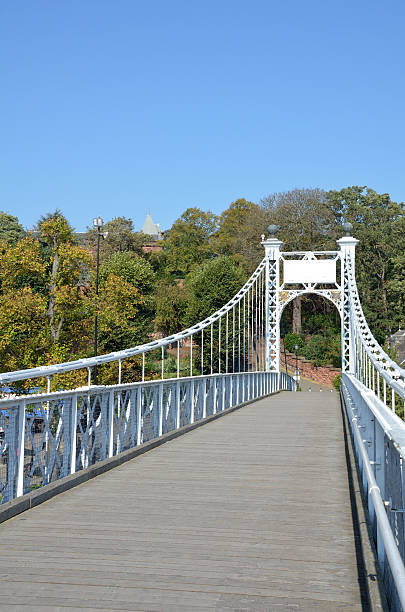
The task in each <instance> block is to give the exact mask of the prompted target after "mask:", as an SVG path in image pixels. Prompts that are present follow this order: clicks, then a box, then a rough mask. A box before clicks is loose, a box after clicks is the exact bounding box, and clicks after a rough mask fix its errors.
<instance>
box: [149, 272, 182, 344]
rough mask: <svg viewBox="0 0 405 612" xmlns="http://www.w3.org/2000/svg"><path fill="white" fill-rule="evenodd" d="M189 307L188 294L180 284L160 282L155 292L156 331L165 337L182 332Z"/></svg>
mask: <svg viewBox="0 0 405 612" xmlns="http://www.w3.org/2000/svg"><path fill="white" fill-rule="evenodd" d="M186 307H187V294H186V291H185V289H184V287H182V286H180V285H179V284H175V285H172V284H170V283H169V282H167V281H160V282H159V283H158V284H157V287H156V291H155V309H156V314H155V329H156V330H157V331H158V332H161V333H162V334H164V335H165V336H170V335H171V334H174V333H176V332H178V331H180V330H181V328H182V321H183V320H184V315H185V311H186Z"/></svg>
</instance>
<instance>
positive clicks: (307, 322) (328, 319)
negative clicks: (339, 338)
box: [303, 309, 340, 334]
mask: <svg viewBox="0 0 405 612" xmlns="http://www.w3.org/2000/svg"><path fill="white" fill-rule="evenodd" d="M334 310H335V309H334ZM336 315H337V312H336V313H335V312H333V311H332V312H329V313H327V314H324V313H316V314H313V313H311V314H305V318H304V321H303V329H304V331H305V332H307V333H309V334H315V333H317V332H325V333H327V334H331V333H335V334H337V333H339V331H340V317H339V316H336Z"/></svg>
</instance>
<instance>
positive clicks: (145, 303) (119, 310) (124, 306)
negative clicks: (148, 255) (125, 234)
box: [98, 251, 155, 352]
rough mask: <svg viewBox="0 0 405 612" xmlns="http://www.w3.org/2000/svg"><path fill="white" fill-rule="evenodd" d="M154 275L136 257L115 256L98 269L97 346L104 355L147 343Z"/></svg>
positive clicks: (144, 261)
mask: <svg viewBox="0 0 405 612" xmlns="http://www.w3.org/2000/svg"><path fill="white" fill-rule="evenodd" d="M154 280H155V275H154V273H153V270H152V267H151V266H150V264H149V263H148V262H147V261H146V260H145V259H144V258H142V257H140V256H139V255H137V254H136V253H133V252H130V251H123V252H117V253H114V254H113V255H111V257H109V259H107V260H106V261H105V262H104V263H103V264H102V266H101V267H100V296H99V304H98V313H99V315H98V316H99V330H100V333H99V342H100V347H102V350H103V351H104V352H110V351H116V350H121V349H123V348H129V347H131V346H135V345H137V344H140V343H144V342H147V341H148V334H149V333H150V331H151V329H152V318H153V312H154V311H153V297H152V292H153V289H154Z"/></svg>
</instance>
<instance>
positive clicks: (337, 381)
mask: <svg viewBox="0 0 405 612" xmlns="http://www.w3.org/2000/svg"><path fill="white" fill-rule="evenodd" d="M341 379H342V375H341V374H338V375H337V376H335V378H334V379H333V386H334V388H335V389H336V391H338V392H339V391H340V381H341Z"/></svg>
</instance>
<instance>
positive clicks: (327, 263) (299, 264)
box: [284, 259, 336, 284]
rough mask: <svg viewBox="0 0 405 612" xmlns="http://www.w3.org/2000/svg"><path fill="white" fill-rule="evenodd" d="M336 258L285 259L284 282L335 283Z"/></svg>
mask: <svg viewBox="0 0 405 612" xmlns="http://www.w3.org/2000/svg"><path fill="white" fill-rule="evenodd" d="M335 282H336V259H316V260H314V259H286V260H284V283H288V284H296V283H327V284H330V283H335Z"/></svg>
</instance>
